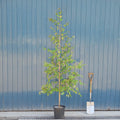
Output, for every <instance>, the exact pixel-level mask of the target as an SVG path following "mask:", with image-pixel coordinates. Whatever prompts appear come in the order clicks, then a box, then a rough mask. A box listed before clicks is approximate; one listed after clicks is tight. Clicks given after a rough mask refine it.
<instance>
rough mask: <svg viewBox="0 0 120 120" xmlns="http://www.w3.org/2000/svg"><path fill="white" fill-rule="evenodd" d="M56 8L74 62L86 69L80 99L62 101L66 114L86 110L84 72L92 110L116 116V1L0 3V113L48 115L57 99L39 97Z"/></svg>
mask: <svg viewBox="0 0 120 120" xmlns="http://www.w3.org/2000/svg"><path fill="white" fill-rule="evenodd" d="M57 8H61V9H62V11H63V17H64V22H69V26H68V27H67V30H68V31H70V35H75V39H74V40H73V41H72V44H73V46H74V51H73V52H74V55H73V57H74V59H76V60H77V61H80V60H83V61H84V63H85V64H86V66H85V67H84V69H83V71H80V73H81V74H83V78H82V79H81V80H82V82H83V83H84V85H83V86H80V90H81V94H82V97H79V96H77V95H75V94H73V97H72V98H66V97H65V96H62V101H61V103H62V104H64V105H66V109H69V110H73V109H75V110H85V109H86V101H88V100H89V80H88V72H93V73H94V74H95V75H94V80H93V100H94V102H95V109H96V110H109V109H110V110H120V0H0V110H2V111H3V110H44V109H45V110H48V109H52V106H53V105H54V104H57V101H58V95H57V94H53V95H50V96H49V97H47V96H46V95H39V94H38V92H39V90H40V88H41V85H43V84H45V82H46V74H45V73H44V70H45V68H44V62H45V61H46V60H47V56H48V53H47V51H46V50H44V47H47V48H52V47H53V45H52V44H51V43H50V40H49V38H48V35H49V34H51V31H50V29H49V28H50V26H51V25H52V24H51V23H50V22H49V21H48V18H50V17H52V18H54V17H55V11H56V9H57Z"/></svg>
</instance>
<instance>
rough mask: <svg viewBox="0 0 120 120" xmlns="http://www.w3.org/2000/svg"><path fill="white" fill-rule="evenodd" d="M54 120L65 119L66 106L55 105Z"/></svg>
mask: <svg viewBox="0 0 120 120" xmlns="http://www.w3.org/2000/svg"><path fill="white" fill-rule="evenodd" d="M53 108H54V118H55V119H64V118H65V117H64V110H65V106H64V105H60V106H58V105H54V106H53Z"/></svg>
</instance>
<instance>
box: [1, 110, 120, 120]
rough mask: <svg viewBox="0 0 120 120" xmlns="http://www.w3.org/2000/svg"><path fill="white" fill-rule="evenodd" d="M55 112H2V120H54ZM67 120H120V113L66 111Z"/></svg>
mask: <svg viewBox="0 0 120 120" xmlns="http://www.w3.org/2000/svg"><path fill="white" fill-rule="evenodd" d="M53 115H54V114H53V112H52V111H51V112H0V120H48V119H49V120H53V119H54V118H53ZM65 119H66V120H68V119H69V120H93V119H95V120H103V119H104V120H120V111H96V112H95V113H94V114H92V115H88V114H87V113H86V111H69V112H68V111H66V112H65Z"/></svg>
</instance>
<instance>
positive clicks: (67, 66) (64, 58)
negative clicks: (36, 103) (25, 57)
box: [39, 9, 84, 97]
mask: <svg viewBox="0 0 120 120" xmlns="http://www.w3.org/2000/svg"><path fill="white" fill-rule="evenodd" d="M49 21H50V22H52V23H53V24H54V27H50V29H51V30H52V31H53V33H54V34H53V35H49V38H50V40H51V42H52V43H53V44H54V45H55V47H54V49H53V50H51V49H48V52H49V53H50V55H51V56H50V57H49V59H50V62H49V63H48V62H46V63H45V64H44V66H45V67H46V70H45V73H46V75H47V80H48V81H47V83H46V85H43V86H42V88H41V91H40V92H39V94H41V93H47V95H50V94H52V93H53V92H59V81H58V79H59V72H60V93H61V95H64V94H66V96H67V97H70V96H71V92H73V93H75V94H78V95H80V96H81V94H80V91H79V85H82V82H81V81H80V80H78V78H80V77H81V75H80V74H79V73H78V72H76V70H77V69H82V68H83V66H84V64H83V63H82V61H81V62H79V63H76V62H75V60H73V58H72V46H71V44H70V41H71V40H72V39H73V38H74V36H72V37H69V36H68V32H67V31H66V30H65V28H66V27H67V26H68V25H69V24H68V23H66V24H63V16H62V11H61V10H60V9H58V10H57V12H56V19H52V18H50V19H49ZM59 64H60V71H59Z"/></svg>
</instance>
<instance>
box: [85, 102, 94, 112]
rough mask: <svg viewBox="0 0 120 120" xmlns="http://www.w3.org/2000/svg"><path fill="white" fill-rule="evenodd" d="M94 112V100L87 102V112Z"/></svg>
mask: <svg viewBox="0 0 120 120" xmlns="http://www.w3.org/2000/svg"><path fill="white" fill-rule="evenodd" d="M93 113H94V102H87V114H93Z"/></svg>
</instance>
